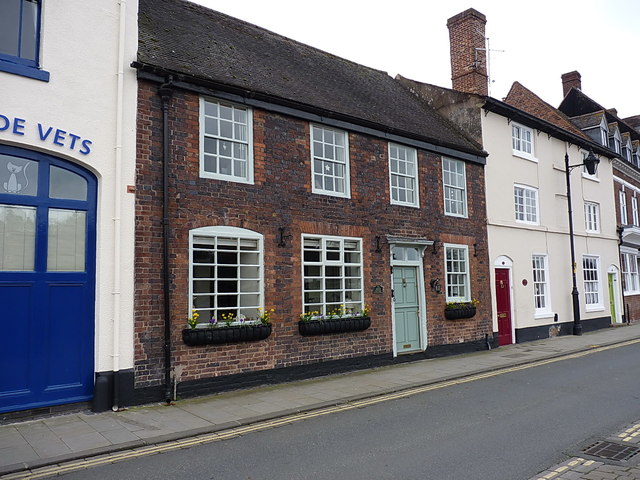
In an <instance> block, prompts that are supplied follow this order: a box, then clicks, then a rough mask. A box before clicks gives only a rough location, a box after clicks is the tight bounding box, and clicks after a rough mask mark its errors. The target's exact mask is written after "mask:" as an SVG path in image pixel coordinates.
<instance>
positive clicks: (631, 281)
mask: <svg viewBox="0 0 640 480" xmlns="http://www.w3.org/2000/svg"><path fill="white" fill-rule="evenodd" d="M621 257H622V262H620V263H621V267H622V275H623V277H624V293H625V294H638V293H640V278H639V276H638V261H639V260H640V257H638V255H636V254H633V253H623V254H622V255H621Z"/></svg>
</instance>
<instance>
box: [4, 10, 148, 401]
mask: <svg viewBox="0 0 640 480" xmlns="http://www.w3.org/2000/svg"><path fill="white" fill-rule="evenodd" d="M0 30H1V31H2V35H0V85H2V90H3V96H2V102H1V104H0V303H1V304H2V305H3V307H2V312H3V313H2V315H1V316H0V338H1V339H2V340H1V341H2V348H0V365H2V366H3V368H2V369H1V370H2V373H0V412H12V411H17V410H34V409H43V408H44V409H49V408H51V407H53V406H55V405H60V404H70V403H84V402H89V401H92V400H94V407H96V408H98V409H101V408H102V409H104V408H109V407H111V406H112V405H113V404H114V402H115V403H117V398H118V395H125V393H124V392H125V391H126V389H127V388H126V384H127V381H126V377H127V376H130V377H131V378H132V367H133V340H132V338H133V324H132V321H133V320H132V319H133V290H134V287H133V279H134V277H133V252H134V248H133V247H134V245H133V242H134V218H135V217H134V191H135V189H134V185H135V115H136V76H135V71H134V70H133V69H132V68H131V67H130V64H131V62H132V61H134V60H135V58H136V50H137V1H136V0H128V1H127V0H120V1H100V2H98V1H90V2H87V3H85V4H83V8H78V4H77V2H72V1H70V0H56V1H49V0H7V1H4V2H2V5H1V6H0ZM115 372H118V374H117V375H114V373H115ZM114 378H119V380H120V381H118V382H115V383H116V386H117V388H116V395H115V400H114V392H113V390H114V381H113V379H114ZM129 383H131V382H129ZM94 397H95V398H94ZM100 406H102V407H100Z"/></svg>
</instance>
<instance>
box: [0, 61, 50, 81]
mask: <svg viewBox="0 0 640 480" xmlns="http://www.w3.org/2000/svg"><path fill="white" fill-rule="evenodd" d="M0 72H6V73H12V74H14V75H20V76H21V77H27V78H33V79H34V80H40V81H42V82H48V81H49V72H47V71H45V70H40V69H39V68H35V67H28V66H26V65H20V64H17V63H11V62H7V61H4V60H0Z"/></svg>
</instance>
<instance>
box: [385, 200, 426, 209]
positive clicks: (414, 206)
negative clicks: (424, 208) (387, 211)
mask: <svg viewBox="0 0 640 480" xmlns="http://www.w3.org/2000/svg"><path fill="white" fill-rule="evenodd" d="M390 203H391V205H397V206H398V207H410V208H420V205H416V204H415V203H400V202H393V201H392V202H390Z"/></svg>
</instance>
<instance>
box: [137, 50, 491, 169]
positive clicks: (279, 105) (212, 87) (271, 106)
mask: <svg viewBox="0 0 640 480" xmlns="http://www.w3.org/2000/svg"><path fill="white" fill-rule="evenodd" d="M131 66H132V67H133V68H135V69H137V70H138V78H140V79H144V80H150V81H154V82H158V83H162V82H164V81H165V79H166V78H167V76H168V75H171V76H173V78H174V81H173V82H172V86H173V87H174V88H180V89H182V90H187V91H191V92H194V93H198V94H200V95H210V96H215V97H218V98H222V99H225V100H229V101H233V102H236V103H241V104H244V105H248V106H251V107H257V108H260V109H263V110H268V111H272V112H276V113H282V114H285V115H290V116H292V117H297V118H300V119H303V120H307V121H311V122H318V123H322V124H324V125H329V126H332V127H336V128H341V129H345V130H350V131H352V132H357V133H362V134H365V135H371V136H373V137H378V138H382V139H385V140H390V141H393V142H398V143H402V144H404V145H409V146H412V147H416V148H420V149H422V150H426V151H429V152H433V153H437V154H439V155H445V156H447V157H452V158H456V159H459V160H464V161H467V162H472V163H477V164H480V165H485V164H486V157H487V155H488V154H487V153H486V152H484V151H482V150H480V149H478V150H475V149H471V148H469V149H466V148H464V147H461V146H455V145H450V144H447V143H446V142H442V141H440V140H438V139H436V138H427V137H423V136H420V135H416V134H414V133H411V132H404V131H400V130H396V129H393V128H390V127H387V126H384V125H380V124H377V123H373V122H368V121H366V120H361V119H358V118H354V117H350V116H348V115H344V114H340V113H336V112H332V111H329V110H324V109H320V108H317V107H314V106H313V105H307V104H301V103H297V102H292V101H290V100H286V99H283V98H279V97H274V96H272V95H268V94H263V93H259V92H255V91H249V90H245V89H241V88H237V87H234V86H231V85H226V84H222V83H218V82H213V81H210V80H204V79H201V78H197V77H193V76H191V75H185V74H183V73H179V72H172V71H170V70H167V69H164V68H161V67H157V66H155V65H149V64H145V63H141V62H133V63H132V64H131Z"/></svg>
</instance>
